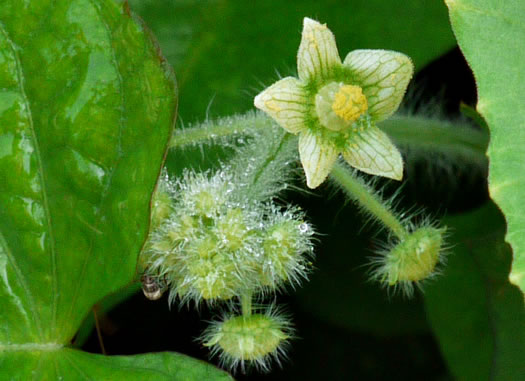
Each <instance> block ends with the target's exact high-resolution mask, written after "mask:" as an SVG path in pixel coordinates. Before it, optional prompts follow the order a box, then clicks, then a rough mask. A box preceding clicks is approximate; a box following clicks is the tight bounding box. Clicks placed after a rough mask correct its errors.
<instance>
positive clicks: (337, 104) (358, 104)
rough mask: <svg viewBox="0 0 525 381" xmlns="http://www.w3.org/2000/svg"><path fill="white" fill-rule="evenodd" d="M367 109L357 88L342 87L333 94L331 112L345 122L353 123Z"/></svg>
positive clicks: (360, 91)
mask: <svg viewBox="0 0 525 381" xmlns="http://www.w3.org/2000/svg"><path fill="white" fill-rule="evenodd" d="M367 109H368V102H367V100H366V97H365V95H364V94H363V90H362V89H361V88H360V87H359V86H354V85H344V86H341V88H340V89H339V91H338V92H337V93H336V94H335V97H334V102H333V103H332V110H333V111H334V112H335V114H336V115H337V116H338V117H340V118H341V119H343V120H344V121H345V122H354V121H356V120H357V119H359V117H360V116H361V115H363V114H364V113H365V111H366V110H367Z"/></svg>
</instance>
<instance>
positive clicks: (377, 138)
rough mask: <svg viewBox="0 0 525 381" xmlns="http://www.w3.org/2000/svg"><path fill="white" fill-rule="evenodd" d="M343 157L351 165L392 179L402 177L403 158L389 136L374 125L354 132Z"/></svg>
mask: <svg viewBox="0 0 525 381" xmlns="http://www.w3.org/2000/svg"><path fill="white" fill-rule="evenodd" d="M343 157H344V158H345V160H346V161H347V162H348V164H350V165H351V166H352V167H355V168H357V169H359V170H361V171H363V172H366V173H369V174H371V175H378V176H384V177H388V178H391V179H394V180H401V179H402V178H403V158H402V157H401V154H400V153H399V151H398V150H397V148H396V146H395V145H394V144H393V143H392V142H391V141H390V138H389V137H388V136H387V135H386V134H385V133H384V132H383V131H381V130H380V129H379V128H377V127H376V126H373V125H372V126H370V127H368V128H367V129H365V130H364V131H362V132H359V133H356V134H355V135H354V136H353V137H352V139H351V140H350V141H349V142H348V145H347V147H346V149H345V151H344V152H343Z"/></svg>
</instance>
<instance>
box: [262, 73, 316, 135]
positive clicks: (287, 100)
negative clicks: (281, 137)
mask: <svg viewBox="0 0 525 381" xmlns="http://www.w3.org/2000/svg"><path fill="white" fill-rule="evenodd" d="M253 103H254V105H255V107H257V108H258V109H260V110H262V111H264V112H265V113H267V114H268V115H270V116H271V117H272V118H273V119H275V121H276V122H277V123H279V125H280V126H281V127H282V128H284V129H285V130H286V131H288V132H291V133H292V134H296V133H298V132H299V131H301V130H303V129H305V128H306V127H305V124H304V118H305V115H306V109H307V106H306V105H307V103H308V101H307V97H306V94H305V92H304V90H303V86H302V85H301V81H299V80H298V79H297V78H293V77H286V78H283V79H281V80H280V81H278V82H275V83H274V84H273V85H272V86H270V87H268V88H267V89H266V90H264V91H263V92H262V93H260V94H259V95H257V96H256V97H255V99H254V102H253Z"/></svg>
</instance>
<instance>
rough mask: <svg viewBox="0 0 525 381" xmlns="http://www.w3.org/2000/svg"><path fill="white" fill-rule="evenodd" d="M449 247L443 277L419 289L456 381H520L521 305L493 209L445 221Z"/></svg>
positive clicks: (523, 360)
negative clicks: (447, 228)
mask: <svg viewBox="0 0 525 381" xmlns="http://www.w3.org/2000/svg"><path fill="white" fill-rule="evenodd" d="M445 224H446V225H447V226H448V227H449V228H450V230H451V231H452V236H451V237H450V238H449V242H450V243H451V244H452V245H453V247H452V249H451V253H449V256H448V263H447V265H446V267H445V268H444V274H443V275H442V276H441V277H440V278H439V279H437V280H436V281H435V282H433V283H432V284H429V285H428V287H426V289H425V305H426V310H427V314H428V319H429V322H430V324H431V326H432V328H433V330H434V333H435V335H436V337H437V338H438V341H439V344H440V346H441V349H442V352H443V355H444V357H445V359H446V361H447V363H448V365H449V369H450V370H451V372H452V373H453V374H454V375H455V377H456V378H457V379H458V380H509V381H512V380H521V379H523V376H524V375H525V306H524V303H523V299H522V297H521V293H520V291H519V289H518V288H517V287H516V286H514V285H512V284H511V283H509V280H508V273H509V268H510V262H511V257H512V253H511V250H510V248H509V246H508V245H507V244H505V242H504V240H503V237H504V231H505V221H504V219H503V216H502V215H501V213H500V212H499V211H498V209H497V208H496V207H495V206H494V204H492V203H489V204H488V205H487V206H485V207H483V208H481V209H479V210H477V211H474V212H472V213H469V214H465V215H461V216H456V217H451V218H448V219H447V220H446V221H445Z"/></svg>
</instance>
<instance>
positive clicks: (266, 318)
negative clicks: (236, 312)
mask: <svg viewBox="0 0 525 381" xmlns="http://www.w3.org/2000/svg"><path fill="white" fill-rule="evenodd" d="M292 336H293V330H292V328H291V326H290V323H289V322H288V319H287V318H286V317H284V316H282V315H281V314H280V313H279V312H278V311H277V310H276V309H275V308H272V307H269V308H268V309H267V310H266V312H263V313H254V314H248V315H245V314H243V315H240V316H227V317H226V318H225V319H224V320H223V321H216V322H213V323H212V324H211V325H210V326H209V327H208V328H207V329H206V330H205V331H204V333H203V334H202V336H201V341H202V342H203V344H204V345H205V346H207V347H211V348H212V354H213V355H218V356H219V358H220V361H221V363H222V365H223V366H226V367H228V368H230V369H236V368H240V369H241V370H242V371H243V372H244V371H245V370H246V368H251V367H255V368H257V369H259V370H263V371H268V370H269V367H270V361H271V360H272V359H274V360H275V361H277V362H279V360H280V358H281V357H282V356H284V354H285V353H284V350H285V347H286V344H287V342H288V340H289V339H290V338H291V337H292Z"/></svg>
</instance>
